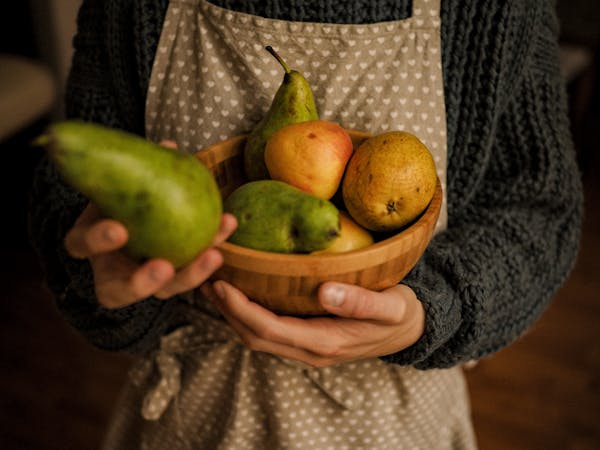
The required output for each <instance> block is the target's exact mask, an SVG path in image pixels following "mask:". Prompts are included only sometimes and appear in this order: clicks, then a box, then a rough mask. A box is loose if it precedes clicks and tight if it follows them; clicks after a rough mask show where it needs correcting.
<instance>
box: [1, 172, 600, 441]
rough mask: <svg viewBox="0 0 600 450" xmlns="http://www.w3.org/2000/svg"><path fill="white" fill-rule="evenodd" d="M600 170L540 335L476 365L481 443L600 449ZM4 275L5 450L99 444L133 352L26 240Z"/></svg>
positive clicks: (590, 184)
mask: <svg viewBox="0 0 600 450" xmlns="http://www.w3.org/2000/svg"><path fill="white" fill-rule="evenodd" d="M599 174H600V171H599V170H598V165H596V166H595V167H587V176H586V193H587V215H586V222H585V229H584V236H583V244H582V248H581V253H580V256H579V259H578V262H577V266H576V268H575V270H574V272H573V273H572V275H571V277H570V278H569V280H568V282H567V283H566V285H565V286H564V288H563V289H562V290H561V291H560V293H559V294H558V296H557V298H556V300H555V301H554V302H553V304H552V305H551V307H550V308H549V309H548V310H547V312H546V313H545V314H544V315H543V317H542V318H541V320H540V321H539V322H538V323H536V324H535V326H533V328H532V329H531V330H530V332H529V333H527V334H526V335H525V336H524V337H523V338H522V339H520V340H519V341H518V342H517V343H515V344H514V345H512V346H510V347H509V348H506V349H504V350H502V351H500V352H499V353H498V354H496V355H494V356H491V357H488V358H486V359H484V360H483V361H481V362H480V363H479V364H478V365H477V366H476V367H475V368H473V369H472V370H470V371H468V374H467V376H468V380H469V383H470V390H471V394H472V405H473V418H474V422H475V426H476V431H477V435H478V439H479V443H480V447H481V449H482V450H508V449H510V450H597V449H600V378H599V376H600V320H599V319H600V277H599V276H598V275H599V274H600V270H599V269H600V266H599V261H600V259H599V258H598V255H599V254H600V180H599V178H600V177H599V176H598V175H599ZM0 273H1V275H0V276H1V286H2V287H3V291H2V295H1V297H0V298H1V301H0V449H3V450H95V449H96V448H97V446H98V443H99V441H100V439H101V437H102V434H103V430H104V428H105V425H106V423H107V420H108V417H109V415H110V412H111V408H112V405H113V403H114V401H115V399H116V396H117V394H118V391H119V388H120V385H121V383H122V381H123V378H124V376H125V373H126V370H127V368H128V365H129V364H130V360H129V359H128V358H127V357H124V356H122V355H114V354H107V353H102V352H100V351H97V350H94V349H93V348H91V347H90V346H89V345H87V344H86V343H85V342H84V341H83V340H82V339H81V338H80V337H79V336H78V335H76V334H75V333H74V332H72V331H71V330H70V329H69V328H68V326H67V325H66V324H65V323H64V322H63V320H62V319H61V317H60V316H59V315H58V313H57V312H56V311H55V309H54V307H53V305H52V302H51V299H50V297H49V295H48V294H47V292H46V291H45V290H44V288H43V286H42V285H41V278H40V272H39V270H38V268H37V265H36V262H35V259H34V258H33V256H32V254H31V252H30V251H28V250H27V249H26V248H25V249H23V248H16V249H15V248H12V249H10V250H5V251H4V254H3V257H2V258H0ZM132 450H133V449H132ZM165 450H168V449H165ZM240 450H244V449H240Z"/></svg>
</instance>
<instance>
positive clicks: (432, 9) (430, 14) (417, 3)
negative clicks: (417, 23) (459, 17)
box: [412, 0, 442, 19]
mask: <svg viewBox="0 0 600 450" xmlns="http://www.w3.org/2000/svg"><path fill="white" fill-rule="evenodd" d="M441 2H442V0H413V2H412V3H413V10H412V15H413V17H420V18H423V19H430V18H437V17H440V7H441Z"/></svg>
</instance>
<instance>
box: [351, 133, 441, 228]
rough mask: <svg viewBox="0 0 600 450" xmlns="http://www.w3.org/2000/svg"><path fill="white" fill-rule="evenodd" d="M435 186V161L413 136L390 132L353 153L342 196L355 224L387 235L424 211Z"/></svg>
mask: <svg viewBox="0 0 600 450" xmlns="http://www.w3.org/2000/svg"><path fill="white" fill-rule="evenodd" d="M436 183H437V172H436V167H435V161H434V160H433V156H432V155H431V152H430V151H429V150H428V149H427V147H426V146H425V145H424V144H423V143H422V142H421V141H420V140H419V139H418V138H417V137H416V136H414V135H413V134H410V133H407V132H404V131H390V132H387V133H382V134H379V135H377V136H373V137H371V138H369V139H367V140H366V141H364V142H363V143H362V144H361V145H360V146H359V147H358V148H357V149H356V150H355V151H354V153H353V155H352V157H351V158H350V161H349V162H348V165H347V167H346V173H345V175H344V180H343V182H342V196H343V199H344V204H345V206H346V208H347V210H348V212H349V213H350V215H351V216H352V218H353V219H354V220H355V221H356V222H358V223H359V224H360V225H362V226H363V227H365V228H367V229H368V230H371V231H392V230H395V229H398V228H401V227H403V226H405V225H407V224H409V223H410V222H412V221H413V220H414V219H416V218H417V217H418V216H419V214H421V213H422V212H423V211H424V210H425V208H426V207H427V205H428V204H429V202H430V201H431V199H432V198H433V194H434V192H435V188H436Z"/></svg>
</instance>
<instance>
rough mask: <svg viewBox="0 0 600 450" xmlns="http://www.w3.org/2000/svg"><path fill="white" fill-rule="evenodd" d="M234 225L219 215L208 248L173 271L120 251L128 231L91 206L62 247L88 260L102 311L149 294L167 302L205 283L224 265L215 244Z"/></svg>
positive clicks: (229, 218) (163, 264) (160, 263)
mask: <svg viewBox="0 0 600 450" xmlns="http://www.w3.org/2000/svg"><path fill="white" fill-rule="evenodd" d="M236 226H237V221H236V219H235V217H234V216H232V215H231V214H223V216H222V219H221V225H220V227H219V231H218V232H217V234H216V236H215V238H214V239H213V242H212V245H211V247H209V248H208V249H207V250H205V251H204V252H202V253H200V254H199V255H198V256H197V257H196V258H195V259H194V260H193V261H192V262H190V263H189V264H187V265H186V266H185V267H183V268H181V269H179V270H178V271H175V268H174V267H173V265H172V264H171V263H170V262H169V261H167V260H165V259H158V258H156V259H151V260H149V261H146V262H144V263H142V264H139V263H137V262H136V261H134V260H132V259H131V258H129V257H128V256H127V255H125V254H124V253H123V252H121V251H119V249H121V248H122V247H123V246H124V245H125V244H126V242H127V238H128V235H127V229H126V228H125V226H124V225H123V224H121V223H120V222H118V221H116V220H112V219H106V218H102V217H101V216H100V212H99V210H98V208H97V206H96V205H94V204H92V203H90V204H89V205H88V206H87V207H86V208H85V210H84V211H83V212H82V214H81V215H80V216H79V218H78V219H77V221H76V222H75V224H74V226H73V228H71V230H69V232H68V233H67V235H66V237H65V242H64V245H65V248H66V250H67V253H68V254H69V255H70V256H71V257H73V258H78V259H88V260H89V262H90V265H91V266H92V270H93V273H94V287H95V289H96V297H97V299H98V302H99V303H100V304H101V305H102V306H104V307H106V308H121V307H124V306H127V305H130V304H132V303H135V302H138V301H140V300H143V299H145V298H147V297H149V296H151V295H153V296H155V297H157V298H160V299H167V298H169V297H172V296H174V295H176V294H179V293H182V292H185V291H189V290H191V289H194V288H196V287H198V286H199V285H201V284H202V283H204V282H205V281H206V280H207V279H208V278H209V277H210V276H211V275H212V274H213V272H214V271H215V270H217V269H218V268H219V267H220V266H221V264H222V263H223V256H222V255H221V253H220V252H219V251H218V250H217V249H216V248H214V246H216V245H218V244H220V243H221V242H223V241H225V240H226V239H227V238H228V237H229V235H230V234H231V233H232V232H233V230H235V227H236Z"/></svg>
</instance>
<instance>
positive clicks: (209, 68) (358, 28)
mask: <svg viewBox="0 0 600 450" xmlns="http://www.w3.org/2000/svg"><path fill="white" fill-rule="evenodd" d="M439 3H440V0H413V13H412V16H411V17H410V18H408V19H405V20H400V21H393V22H383V23H376V24H369V25H337V24H336V25H333V24H317V23H308V22H306V23H304V22H303V23H300V22H289V21H280V20H273V19H266V18H261V17H258V16H253V15H248V14H243V13H238V12H233V11H229V10H226V9H222V8H219V7H216V6H214V5H212V4H210V3H208V2H207V1H205V0H171V2H170V5H169V8H168V11H167V15H166V18H165V22H164V25H163V31H162V34H161V38H160V42H159V46H158V50H157V54H156V59H155V62H154V67H153V71H152V76H151V79H150V84H149V89H148V98H147V111H146V125H147V134H148V137H149V138H150V139H152V140H154V141H160V140H163V139H174V140H176V141H177V143H178V145H179V148H180V149H182V150H183V151H187V152H190V153H194V152H196V151H198V150H200V149H202V148H204V147H206V146H207V145H209V144H212V143H215V142H217V141H219V140H222V139H225V138H227V137H230V136H233V135H237V134H241V133H246V132H248V131H249V130H250V129H251V128H252V127H253V126H254V125H255V124H256V122H258V120H260V118H261V117H262V115H263V114H264V113H265V112H266V110H267V109H268V107H269V105H270V102H271V100H272V98H273V95H274V92H275V91H276V89H277V88H278V86H279V84H280V83H281V80H282V77H283V71H282V68H281V67H280V66H279V64H278V63H277V61H275V60H274V59H273V57H272V56H270V55H269V54H268V53H267V52H266V51H265V50H264V47H265V46H266V45H272V46H273V47H274V48H275V49H276V50H277V51H278V52H279V53H280V54H281V55H282V57H283V58H284V59H285V60H286V61H287V63H288V65H289V66H291V67H293V68H295V69H297V70H300V71H301V72H302V73H303V74H304V75H305V76H306V78H307V79H308V81H309V82H310V84H311V86H312V87H313V90H314V93H315V98H316V101H317V108H318V110H319V113H320V117H321V118H323V119H327V120H332V121H336V122H339V123H340V124H342V125H343V126H345V127H347V128H353V129H359V130H364V131H368V132H371V133H374V134H375V133H379V132H383V131H387V130H401V129H402V130H407V131H410V132H412V133H414V134H416V135H417V136H419V137H420V138H421V139H422V140H423V142H424V143H425V144H426V145H427V146H428V147H429V148H430V150H431V151H432V153H433V154H434V157H435V160H436V164H437V167H438V174H439V176H440V179H441V180H442V183H443V184H444V187H445V179H446V178H445V176H446V130H445V123H446V121H445V111H444V97H443V80H442V71H441V54H440V35H439V30H440V19H439V6H440V5H439ZM445 225H446V211H445V202H444V211H443V214H442V217H441V219H440V222H439V223H438V231H440V230H442V229H443V228H444V227H445ZM188 300H189V305H186V306H182V309H183V310H184V311H182V314H184V315H185V316H186V317H187V322H188V323H189V325H186V326H183V327H180V328H177V329H175V330H174V331H172V332H171V333H170V334H167V335H166V336H164V337H163V338H162V340H161V345H160V348H159V349H158V350H157V351H156V352H154V353H153V354H152V355H150V356H149V357H148V358H147V359H143V360H142V361H140V362H139V364H137V365H136V366H135V367H134V368H133V370H132V372H131V383H129V384H128V385H127V386H126V387H125V389H124V392H123V395H122V398H121V401H120V403H119V405H118V409H117V411H116V415H115V418H114V421H113V422H112V425H111V428H110V430H109V433H108V435H107V439H106V442H105V446H104V447H103V448H104V449H106V450H109V449H119V450H121V449H128V450H130V449H137V448H143V449H161V450H162V449H180V448H181V449H210V450H212V449H232V450H233V449H239V450H271V449H295V448H297V449H311V450H312V449H336V450H337V449H351V450H356V449H365V450H378V449H405V448H406V449H427V450H436V449H473V448H475V440H474V435H473V430H472V428H471V423H470V411H469V403H468V394H467V390H466V386H465V382H464V377H463V374H462V371H461V369H460V368H458V367H457V368H453V369H445V370H429V371H419V370H416V369H414V368H412V367H401V366H395V365H388V364H385V363H383V362H382V361H381V360H380V359H378V358H371V359H366V360H361V361H356V362H352V363H346V364H341V365H337V366H334V367H329V368H324V369H314V368H310V367H307V366H304V365H303V364H300V363H297V362H294V361H291V360H286V359H282V358H279V357H276V356H273V355H269V354H265V353H259V352H253V351H251V350H249V349H247V348H246V347H245V346H244V345H243V344H242V343H241V342H240V341H239V339H238V338H237V337H236V335H235V334H234V333H233V332H232V331H231V329H230V328H229V327H228V326H227V325H226V323H225V322H224V321H223V320H221V318H220V317H219V316H218V314H217V313H216V312H215V311H214V309H212V307H211V306H210V305H209V304H207V302H206V301H205V300H204V299H202V297H201V296H200V295H198V294H197V293H190V295H189V299H188Z"/></svg>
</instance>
